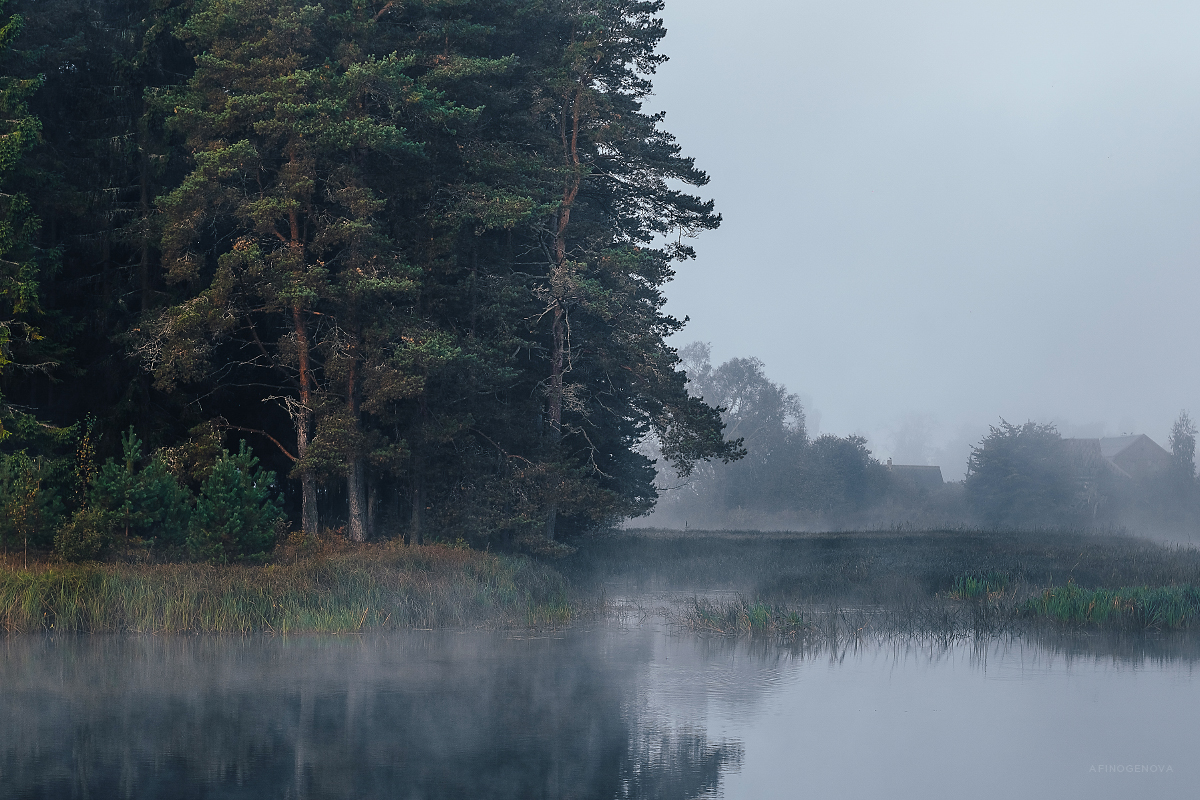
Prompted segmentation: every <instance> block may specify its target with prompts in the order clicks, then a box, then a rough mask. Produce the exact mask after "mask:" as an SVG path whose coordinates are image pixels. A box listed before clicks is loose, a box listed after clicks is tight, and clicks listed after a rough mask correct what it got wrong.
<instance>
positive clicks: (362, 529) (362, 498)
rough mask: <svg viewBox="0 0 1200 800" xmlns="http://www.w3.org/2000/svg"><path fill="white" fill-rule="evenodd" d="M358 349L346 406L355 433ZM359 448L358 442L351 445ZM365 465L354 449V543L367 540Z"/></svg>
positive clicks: (349, 469)
mask: <svg viewBox="0 0 1200 800" xmlns="http://www.w3.org/2000/svg"><path fill="white" fill-rule="evenodd" d="M357 382H358V348H357V346H354V347H352V348H351V351H350V372H349V377H348V379H347V381H346V405H347V407H348V409H349V411H350V419H351V423H352V424H353V426H354V430H355V433H357V431H358V387H357V385H356V384H357ZM351 446H352V448H357V442H352V443H351ZM365 466H366V465H365V464H364V463H363V457H362V454H361V453H359V452H358V451H357V449H352V451H351V453H350V456H349V458H348V459H347V460H346V498H347V501H348V505H349V509H348V512H349V525H348V527H349V533H350V540H351V541H353V542H363V541H366V539H367V502H366V486H365V480H364V478H365V477H366V476H365Z"/></svg>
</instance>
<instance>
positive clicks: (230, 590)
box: [0, 530, 1200, 640]
mask: <svg viewBox="0 0 1200 800" xmlns="http://www.w3.org/2000/svg"><path fill="white" fill-rule="evenodd" d="M576 544H577V549H576V551H575V552H574V553H573V554H572V555H570V556H568V557H566V558H560V559H557V560H549V559H540V560H539V559H538V558H532V557H529V556H524V555H508V554H492V553H486V552H479V551H471V550H467V549H461V548H454V547H447V546H444V545H432V546H414V547H405V546H403V545H402V544H400V543H399V542H387V543H381V544H369V545H350V544H349V543H346V542H344V541H342V540H336V539H335V540H329V541H323V542H320V543H309V544H307V545H305V544H303V543H301V544H296V543H289V544H285V545H283V546H282V547H280V548H278V549H277V550H276V552H275V553H274V554H273V557H272V561H271V563H268V564H265V565H255V566H251V565H232V566H213V565H207V564H136V563H109V564H84V565H67V564H59V563H54V562H49V561H44V562H31V563H29V565H28V566H26V565H25V563H24V561H23V559H22V557H20V556H9V557H7V559H5V560H3V562H2V563H0V629H2V630H4V631H6V632H9V633H31V632H48V631H54V632H141V633H223V634H228V633H237V634H246V633H280V634H282V633H357V632H365V631H368V630H389V629H423V628H510V629H511V628H539V627H558V626H563V625H567V624H569V623H571V622H572V621H573V620H576V619H579V618H580V617H581V616H587V617H593V616H595V614H596V613H598V612H601V611H602V610H604V609H607V610H608V611H611V612H613V613H615V614H620V613H622V609H624V610H626V611H628V610H630V609H636V610H637V613H639V614H645V613H655V614H658V613H665V614H666V615H667V616H668V617H669V618H671V619H672V620H674V621H675V622H676V623H678V624H679V625H680V626H681V627H682V628H685V629H690V630H693V631H697V632H701V633H707V634H723V635H751V636H758V635H763V636H769V637H777V638H781V639H791V640H796V639H798V638H804V637H812V636H821V637H829V636H834V637H837V636H840V635H841V633H839V631H840V632H853V631H858V630H866V629H871V630H875V631H878V632H894V633H904V634H916V635H926V634H930V635H950V634H954V635H957V634H958V633H968V632H974V633H984V632H988V633H996V632H1003V631H1015V630H1017V629H1018V628H1027V627H1028V626H1029V625H1030V624H1040V623H1047V624H1051V625H1057V626H1061V627H1063V628H1069V629H1074V630H1087V629H1104V630H1124V631H1136V630H1168V629H1186V628H1193V629H1200V626H1196V625H1195V620H1196V619H1197V618H1198V617H1200V589H1197V588H1196V587H1200V551H1198V550H1196V549H1195V548H1186V547H1172V546H1166V545H1161V544H1157V543H1155V542H1151V541H1149V540H1145V539H1139V538H1136V537H1131V536H1123V535H1097V534H1094V533H1082V532H1072V531H1039V532H1019V533H1010V532H986V531H903V532H895V531H869V532H846V533H830V534H800V533H790V534H789V533H761V532H726V531H713V532H705V531H689V532H687V533H684V532H681V531H664V530H639V531H614V532H609V533H605V534H598V535H594V536H589V537H586V538H584V539H582V540H578V541H577V542H576Z"/></svg>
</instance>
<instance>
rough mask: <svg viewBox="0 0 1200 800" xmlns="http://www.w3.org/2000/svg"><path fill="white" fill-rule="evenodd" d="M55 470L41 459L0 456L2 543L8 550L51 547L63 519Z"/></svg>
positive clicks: (0, 529) (0, 540)
mask: <svg viewBox="0 0 1200 800" xmlns="http://www.w3.org/2000/svg"><path fill="white" fill-rule="evenodd" d="M52 476H53V468H52V466H51V464H50V463H49V462H48V460H47V459H45V458H43V457H41V456H33V457H31V456H29V455H27V454H26V453H24V452H17V453H13V454H11V455H9V454H0V542H2V543H3V545H4V546H5V547H13V546H20V545H21V544H22V543H26V542H27V543H29V544H31V545H33V546H34V547H38V546H41V545H45V544H48V543H49V542H48V538H49V536H48V534H49V532H50V531H53V530H54V528H55V527H56V525H57V523H58V521H59V519H60V518H61V517H62V512H63V508H62V501H61V499H60V498H59V496H58V492H57V491H56V490H55V484H54V481H53V480H52V479H51V478H52Z"/></svg>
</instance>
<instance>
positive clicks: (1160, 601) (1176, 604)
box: [1021, 584, 1200, 630]
mask: <svg viewBox="0 0 1200 800" xmlns="http://www.w3.org/2000/svg"><path fill="white" fill-rule="evenodd" d="M1021 612H1022V613H1023V614H1026V615H1028V616H1031V617H1034V618H1041V619H1047V620H1051V621H1054V622H1059V623H1062V624H1065V625H1071V626H1099V627H1107V628H1132V629H1141V630H1172V629H1181V628H1188V627H1191V626H1192V624H1193V622H1194V621H1195V620H1196V618H1197V616H1198V615H1200V588H1197V587H1196V586H1160V587H1150V586H1133V587H1123V588H1119V589H1085V588H1083V587H1080V586H1076V585H1074V584H1068V585H1066V586H1057V587H1054V588H1050V589H1046V590H1044V591H1042V592H1041V593H1040V594H1039V595H1038V596H1036V597H1033V598H1031V599H1029V600H1027V601H1026V602H1025V603H1024V604H1023V605H1022V606H1021Z"/></svg>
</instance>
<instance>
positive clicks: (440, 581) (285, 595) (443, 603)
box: [0, 544, 576, 633]
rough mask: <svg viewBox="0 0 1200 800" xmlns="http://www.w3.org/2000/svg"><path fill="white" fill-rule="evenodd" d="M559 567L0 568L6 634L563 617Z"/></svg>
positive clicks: (433, 556)
mask: <svg viewBox="0 0 1200 800" xmlns="http://www.w3.org/2000/svg"><path fill="white" fill-rule="evenodd" d="M575 613H576V608H575V604H574V603H573V602H572V600H571V599H570V596H569V594H568V590H567V584H566V582H565V581H564V579H563V578H562V576H560V575H559V574H558V573H557V572H555V571H554V570H551V569H549V568H547V567H545V566H542V565H539V564H537V563H536V562H534V561H532V560H530V559H529V558H526V557H519V556H507V555H493V554H490V553H480V552H478V551H469V550H460V549H454V548H449V547H443V546H437V545H433V546H427V547H403V546H396V545H392V544H388V545H379V546H366V547H361V548H356V549H351V550H346V551H343V552H334V553H332V554H329V553H316V554H309V555H299V556H297V557H295V558H294V559H293V560H291V561H289V562H285V563H275V564H269V565H266V566H249V565H230V566H214V565H207V564H158V565H150V564H143V565H137V564H85V565H56V564H37V565H30V567H29V568H28V569H15V568H14V569H10V570H9V571H7V572H4V571H0V628H3V629H4V630H5V631H7V632H10V633H25V632H35V631H51V630H53V631H62V632H141V633H253V632H274V633H301V632H305V633H307V632H313V633H346V632H355V631H363V630H368V629H387V628H439V627H462V626H489V627H511V626H526V625H535V626H540V625H558V624H564V623H566V622H568V621H570V619H571V618H572V616H573V615H574V614H575Z"/></svg>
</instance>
